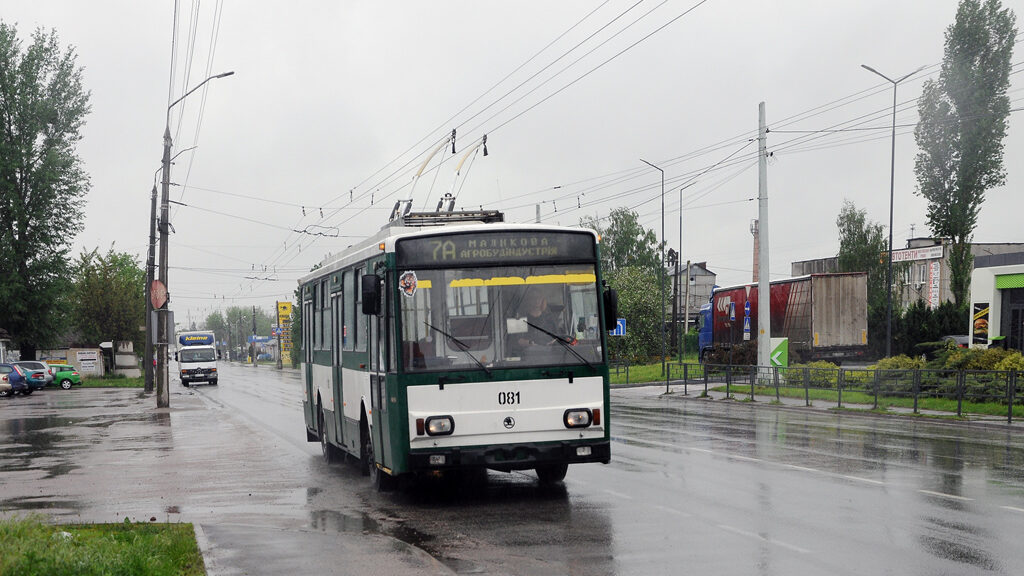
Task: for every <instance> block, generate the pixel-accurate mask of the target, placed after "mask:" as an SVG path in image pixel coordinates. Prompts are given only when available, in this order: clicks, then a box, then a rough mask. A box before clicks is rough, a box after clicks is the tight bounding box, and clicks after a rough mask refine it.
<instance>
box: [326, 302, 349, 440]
mask: <svg viewBox="0 0 1024 576" xmlns="http://www.w3.org/2000/svg"><path fill="white" fill-rule="evenodd" d="M341 296H342V293H341V292H335V293H334V294H331V341H330V342H329V343H328V345H329V346H330V347H331V396H332V397H333V398H334V432H335V436H334V438H335V439H336V440H337V443H338V444H341V445H342V446H345V438H344V436H345V426H343V423H344V421H345V411H344V406H345V398H344V397H343V394H344V392H343V387H342V385H341V354H342V352H341V344H342V338H341V334H342V331H343V330H344V329H345V328H344V326H345V324H344V322H343V318H342V310H344V301H343V300H342V297H341Z"/></svg>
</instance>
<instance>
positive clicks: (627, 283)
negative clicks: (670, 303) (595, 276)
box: [608, 266, 663, 362]
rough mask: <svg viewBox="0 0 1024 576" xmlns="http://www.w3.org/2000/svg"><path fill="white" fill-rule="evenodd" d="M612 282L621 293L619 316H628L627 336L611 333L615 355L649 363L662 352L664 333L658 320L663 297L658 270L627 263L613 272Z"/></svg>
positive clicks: (612, 349)
mask: <svg viewBox="0 0 1024 576" xmlns="http://www.w3.org/2000/svg"><path fill="white" fill-rule="evenodd" d="M608 283H609V284H611V285H612V286H614V287H615V289H616V290H617V291H618V293H619V316H621V317H623V318H625V319H626V335H625V336H610V337H609V338H608V339H609V342H610V343H609V352H610V353H611V356H612V358H615V359H628V360H629V361H630V362H645V361H647V359H649V358H650V357H651V356H656V355H658V354H660V353H661V333H659V332H658V328H659V327H660V326H663V323H662V322H658V318H659V317H660V316H661V300H660V296H659V294H658V291H657V290H651V287H652V286H657V283H658V276H657V272H652V271H651V270H650V269H648V268H644V267H641V266H627V267H624V268H619V269H617V270H615V271H613V272H612V273H611V274H610V275H609V276H608Z"/></svg>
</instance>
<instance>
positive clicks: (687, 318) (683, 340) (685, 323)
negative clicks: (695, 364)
mask: <svg viewBox="0 0 1024 576" xmlns="http://www.w3.org/2000/svg"><path fill="white" fill-rule="evenodd" d="M696 183H697V182H696V181H694V182H689V183H687V184H683V185H682V186H680V187H679V256H677V257H676V276H678V275H679V263H680V262H681V261H682V260H683V190H686V189H687V188H689V187H690V186H693V185H694V184H696ZM686 278H687V281H689V278H690V266H689V260H687V266H686ZM680 280H682V279H681V278H677V279H676V283H677V284H678V282H679V281H680ZM686 288H687V289H686V293H687V296H686V302H685V304H686V305H687V306H686V310H685V311H684V312H683V318H684V320H683V337H682V338H680V339H679V363H680V364H682V363H683V354H685V353H686V329H687V328H689V326H690V307H689V303H690V296H689V293H690V290H689V288H690V287H689V284H687V286H686ZM676 291H677V292H678V291H679V288H678V286H677V288H676ZM676 297H677V298H678V297H679V295H678V294H677V295H676ZM680 308H682V306H680ZM677 323H678V322H676V319H675V318H672V329H673V330H675V325H676V324H677Z"/></svg>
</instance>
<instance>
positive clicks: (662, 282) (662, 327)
mask: <svg viewBox="0 0 1024 576" xmlns="http://www.w3.org/2000/svg"><path fill="white" fill-rule="evenodd" d="M640 161H641V162H643V163H644V164H647V165H648V166H650V167H651V168H654V169H655V170H657V171H658V172H661V247H660V248H659V251H660V252H661V265H660V266H659V269H660V271H661V274H660V276H659V286H660V287H661V320H660V321H659V322H658V327H659V328H660V330H661V375H662V376H664V375H665V171H664V170H662V169H661V168H658V167H657V166H655V165H654V164H651V163H650V162H648V161H647V160H644V159H643V158H641V159H640ZM665 392H668V379H667V378H666V379H665Z"/></svg>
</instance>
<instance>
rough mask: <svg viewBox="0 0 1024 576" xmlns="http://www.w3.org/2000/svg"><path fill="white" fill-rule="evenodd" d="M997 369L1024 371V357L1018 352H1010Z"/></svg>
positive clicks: (997, 365) (998, 364)
mask: <svg viewBox="0 0 1024 576" xmlns="http://www.w3.org/2000/svg"><path fill="white" fill-rule="evenodd" d="M995 369H996V370H1017V371H1018V372H1020V371H1024V356H1022V355H1021V353H1020V352H1017V351H1013V352H1010V353H1009V354H1007V355H1006V356H1004V357H1003V359H1002V360H1000V361H999V362H998V363H997V364H996V368H995Z"/></svg>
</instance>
